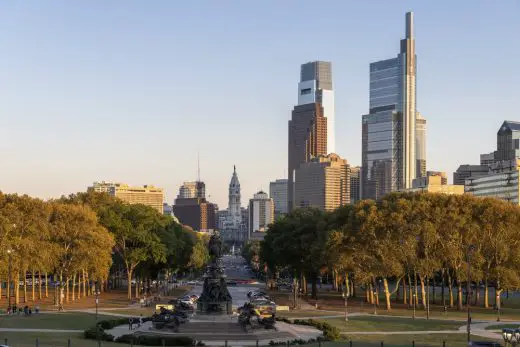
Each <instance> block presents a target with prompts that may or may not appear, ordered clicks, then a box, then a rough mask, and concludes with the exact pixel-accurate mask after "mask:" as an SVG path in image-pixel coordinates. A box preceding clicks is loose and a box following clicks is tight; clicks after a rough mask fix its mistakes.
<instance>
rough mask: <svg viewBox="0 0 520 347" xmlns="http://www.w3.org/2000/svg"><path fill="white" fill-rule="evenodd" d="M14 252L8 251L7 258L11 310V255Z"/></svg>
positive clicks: (8, 297)
mask: <svg viewBox="0 0 520 347" xmlns="http://www.w3.org/2000/svg"><path fill="white" fill-rule="evenodd" d="M12 252H13V251H12V250H11V249H8V250H7V258H8V270H7V272H8V274H7V307H8V309H9V310H10V309H11V253H12Z"/></svg>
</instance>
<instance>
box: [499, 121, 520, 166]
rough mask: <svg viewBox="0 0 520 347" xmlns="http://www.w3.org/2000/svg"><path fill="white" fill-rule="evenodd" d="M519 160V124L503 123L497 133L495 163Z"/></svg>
mask: <svg viewBox="0 0 520 347" xmlns="http://www.w3.org/2000/svg"><path fill="white" fill-rule="evenodd" d="M517 158H520V122H513V121H508V120H506V121H504V123H502V126H501V127H500V129H499V130H498V132H497V150H496V152H495V161H503V160H516V159H517Z"/></svg>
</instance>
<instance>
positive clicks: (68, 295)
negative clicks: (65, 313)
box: [65, 276, 70, 304]
mask: <svg viewBox="0 0 520 347" xmlns="http://www.w3.org/2000/svg"><path fill="white" fill-rule="evenodd" d="M69 282H70V278H69V276H67V277H65V302H66V303H67V304H68V303H69V299H70V291H69Z"/></svg>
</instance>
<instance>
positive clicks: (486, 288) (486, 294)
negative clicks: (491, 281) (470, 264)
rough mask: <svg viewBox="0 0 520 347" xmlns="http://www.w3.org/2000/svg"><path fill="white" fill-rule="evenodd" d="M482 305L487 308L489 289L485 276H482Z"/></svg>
mask: <svg viewBox="0 0 520 347" xmlns="http://www.w3.org/2000/svg"><path fill="white" fill-rule="evenodd" d="M484 307H485V308H489V289H488V279H487V276H486V277H485V278H484Z"/></svg>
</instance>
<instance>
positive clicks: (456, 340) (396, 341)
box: [308, 334, 498, 347]
mask: <svg viewBox="0 0 520 347" xmlns="http://www.w3.org/2000/svg"><path fill="white" fill-rule="evenodd" d="M349 340H352V347H380V346H381V341H383V342H384V346H385V347H406V346H410V347H412V343H413V342H412V341H415V346H416V347H426V346H428V347H442V342H443V341H446V347H463V346H464V347H466V346H467V345H468V343H467V341H466V335H465V334H449V335H443V334H431V335H413V334H410V335H386V336H381V335H358V336H349ZM472 340H473V341H494V342H498V340H489V339H485V338H482V337H478V336H472ZM308 346H312V347H317V346H318V344H316V345H308ZM343 346H345V347H347V346H349V341H344V342H326V343H322V347H343Z"/></svg>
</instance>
